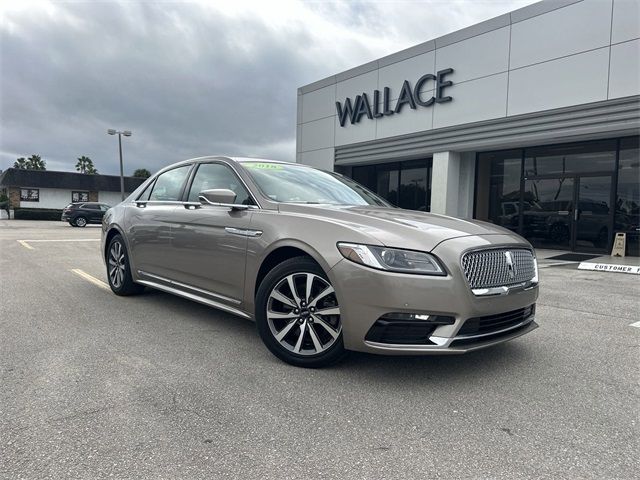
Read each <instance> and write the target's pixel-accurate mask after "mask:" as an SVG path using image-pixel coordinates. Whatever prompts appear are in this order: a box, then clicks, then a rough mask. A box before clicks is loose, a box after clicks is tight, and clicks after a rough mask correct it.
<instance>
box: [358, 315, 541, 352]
mask: <svg viewBox="0 0 640 480" xmlns="http://www.w3.org/2000/svg"><path fill="white" fill-rule="evenodd" d="M534 320H535V315H531V316H530V317H527V319H526V320H524V321H522V322H520V323H519V324H518V325H515V326H512V327H509V328H506V329H504V330H498V331H496V332H491V333H489V334H482V335H476V336H468V337H467V336H457V337H437V336H432V337H429V340H430V341H432V342H433V343H435V344H436V345H420V344H414V345H405V344H396V343H380V342H371V341H369V340H365V341H364V344H365V345H367V346H369V347H373V348H376V349H379V350H387V351H397V352H415V353H420V352H425V353H426V352H434V353H436V352H437V353H438V354H444V353H449V354H455V353H464V352H468V351H471V350H476V349H478V348H485V347H489V346H491V345H495V344H498V343H503V342H506V341H508V340H512V339H514V338H517V337H520V336H522V335H524V334H525V333H529V332H530V331H531V330H535V329H536V328H537V327H538V324H536V323H535V322H534ZM518 328H526V330H521V331H518V332H516V333H517V334H514V335H513V336H509V337H501V338H497V339H495V340H493V341H492V340H489V341H487V343H486V344H482V337H485V336H488V335H496V334H500V333H508V332H509V331H511V330H516V329H518ZM473 338H478V341H479V345H475V344H473V345H464V346H459V347H457V346H455V345H454V346H450V345H451V343H453V341H454V340H469V339H473Z"/></svg>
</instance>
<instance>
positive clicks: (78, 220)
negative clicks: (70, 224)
mask: <svg viewBox="0 0 640 480" xmlns="http://www.w3.org/2000/svg"><path fill="white" fill-rule="evenodd" d="M86 224H87V220H86V219H85V218H84V217H78V218H76V225H77V226H78V227H84V226H85V225H86Z"/></svg>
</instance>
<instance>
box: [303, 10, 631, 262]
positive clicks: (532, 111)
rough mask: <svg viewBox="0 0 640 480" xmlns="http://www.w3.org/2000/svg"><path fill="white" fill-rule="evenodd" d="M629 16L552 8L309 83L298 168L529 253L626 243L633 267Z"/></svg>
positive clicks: (509, 16)
mask: <svg viewBox="0 0 640 480" xmlns="http://www.w3.org/2000/svg"><path fill="white" fill-rule="evenodd" d="M639 18H640V2H638V1H637V0H615V1H613V0H546V1H542V2H539V3H535V4H532V5H529V6H526V7H524V8H521V9H519V10H515V11H512V12H510V13H506V14H504V15H501V16H499V17H496V18H492V19H490V20H487V21H485V22H482V23H479V24H477V25H473V26H470V27H468V28H465V29H462V30H459V31H457V32H453V33H450V34H447V35H444V36H442V37H439V38H435V39H432V40H429V41H427V42H424V43H421V44H419V45H416V46H413V47H411V48H408V49H406V50H403V51H400V52H397V53H393V54H391V55H388V56H386V57H383V58H379V59H377V60H374V61H370V62H368V63H364V64H363V65H360V66H357V67H355V68H352V69H350V70H347V71H344V72H339V73H336V74H335V75H332V76H330V77H327V78H324V79H320V80H318V81H316V82H314V83H311V84H309V85H305V86H303V87H301V88H299V89H298V111H297V116H298V119H297V142H296V144H297V154H296V156H297V161H298V162H300V163H305V164H308V165H313V166H317V167H320V168H324V169H327V170H336V171H338V172H341V173H343V174H345V175H347V176H350V177H352V178H353V179H355V180H356V181H358V182H360V183H362V184H363V185H365V186H366V187H368V188H369V189H371V190H373V191H375V192H377V193H378V194H379V195H381V196H383V197H385V198H386V199H387V200H389V201H390V202H392V203H394V204H395V205H398V206H400V207H402V208H409V209H415V210H421V211H431V212H434V213H442V214H447V215H453V216H458V217H463V218H476V219H479V220H485V221H489V222H493V223H495V224H498V225H501V226H504V227H506V228H508V229H510V230H512V231H514V232H517V233H519V234H521V235H523V236H525V237H526V238H527V239H529V240H530V241H531V242H532V243H533V245H534V246H536V247H542V248H555V249H564V250H574V251H579V252H592V253H603V252H606V251H610V249H611V245H612V243H613V238H614V233H615V232H626V233H627V235H628V237H630V238H629V241H631V242H632V243H633V249H632V250H633V251H634V252H635V254H638V251H639V249H638V233H639V232H640V153H639V147H638V143H639V138H640V137H639V133H640V22H639V21H638V19H639ZM428 31H429V26H428V25H425V36H427V35H428ZM327 61H328V62H330V61H331V60H330V59H328V60H327ZM628 245H629V244H628Z"/></svg>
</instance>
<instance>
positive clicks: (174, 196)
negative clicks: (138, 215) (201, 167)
mask: <svg viewBox="0 0 640 480" xmlns="http://www.w3.org/2000/svg"><path fill="white" fill-rule="evenodd" d="M190 167H191V165H185V166H183V167H178V168H174V169H172V170H169V171H167V172H164V173H162V174H160V176H159V177H158V178H157V180H156V183H155V185H154V186H153V190H152V191H151V195H150V196H149V200H150V201H158V202H170V201H174V202H175V201H179V200H181V198H180V195H181V193H182V186H183V185H184V181H185V179H186V178H187V174H188V173H189V168H190Z"/></svg>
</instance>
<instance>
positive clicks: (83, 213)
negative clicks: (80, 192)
mask: <svg viewBox="0 0 640 480" xmlns="http://www.w3.org/2000/svg"><path fill="white" fill-rule="evenodd" d="M110 208H111V207H110V206H109V205H106V204H104V203H98V202H81V203H70V204H69V205H67V206H66V207H64V210H63V211H62V218H61V220H64V221H67V222H69V225H71V226H72V227H84V226H86V225H87V224H88V223H101V222H102V217H104V214H105V212H106V211H107V210H109V209H110Z"/></svg>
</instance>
